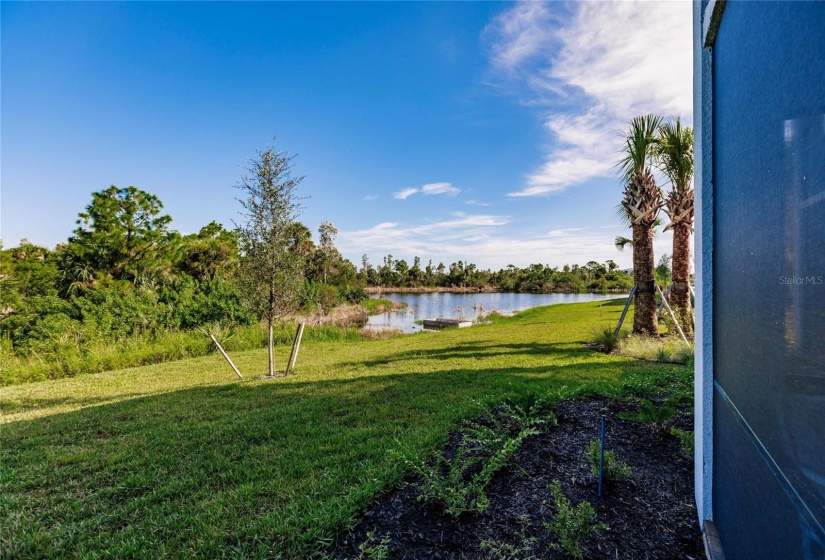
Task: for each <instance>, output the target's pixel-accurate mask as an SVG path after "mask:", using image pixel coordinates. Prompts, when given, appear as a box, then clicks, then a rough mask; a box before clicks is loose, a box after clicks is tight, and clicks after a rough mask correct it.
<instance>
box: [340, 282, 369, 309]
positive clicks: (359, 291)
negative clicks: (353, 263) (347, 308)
mask: <svg viewBox="0 0 825 560" xmlns="http://www.w3.org/2000/svg"><path fill="white" fill-rule="evenodd" d="M338 291H339V293H340V294H341V297H342V298H344V301H346V302H347V303H352V304H354V305H357V304H359V303H361V302H363V301H364V300H366V299H367V298H368V297H369V296H368V295H367V292H365V291H364V289H363V288H361V287H360V286H349V285H346V286H341V287H340V288H339V289H338Z"/></svg>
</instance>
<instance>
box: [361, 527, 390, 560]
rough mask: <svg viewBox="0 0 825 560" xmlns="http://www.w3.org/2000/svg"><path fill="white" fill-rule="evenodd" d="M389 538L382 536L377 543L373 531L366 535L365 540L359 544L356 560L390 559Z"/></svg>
mask: <svg viewBox="0 0 825 560" xmlns="http://www.w3.org/2000/svg"><path fill="white" fill-rule="evenodd" d="M390 540H391V539H390V537H389V535H384V536H383V537H381V540H380V541H379V540H378V539H377V538H376V536H375V531H370V532H369V533H367V540H365V541H364V542H362V543H361V546H359V547H358V550H360V551H361V554H359V555H358V560H368V559H369V560H387V559H388V558H389V557H390Z"/></svg>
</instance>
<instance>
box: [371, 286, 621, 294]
mask: <svg viewBox="0 0 825 560" xmlns="http://www.w3.org/2000/svg"><path fill="white" fill-rule="evenodd" d="M364 291H365V292H366V293H368V294H370V295H374V294H378V295H380V294H434V293H450V294H617V295H627V294H628V293H629V292H630V290H629V289H613V290H604V291H587V290H586V291H583V292H581V291H574V290H553V291H547V292H516V291H507V290H500V289H498V288H490V287H485V288H475V287H465V288H460V287H456V288H443V287H437V288H430V287H423V286H418V287H414V288H410V287H406V288H383V287H381V286H369V287H367V288H364Z"/></svg>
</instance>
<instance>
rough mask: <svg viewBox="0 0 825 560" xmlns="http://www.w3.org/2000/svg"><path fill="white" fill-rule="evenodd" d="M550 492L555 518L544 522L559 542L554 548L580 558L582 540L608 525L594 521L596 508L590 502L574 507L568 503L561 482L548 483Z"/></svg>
mask: <svg viewBox="0 0 825 560" xmlns="http://www.w3.org/2000/svg"><path fill="white" fill-rule="evenodd" d="M550 493H551V494H552V495H553V502H555V505H556V518H555V521H553V522H552V523H545V527H547V528H548V529H550V531H551V532H552V533H553V534H554V535H555V536H556V537H558V539H559V541H560V546H559V544H555V545H554V547H555V548H563V549H564V550H565V551H567V553H568V554H570V555H571V556H573V558H582V557H583V556H584V554H583V552H582V540H584V539H585V538H586V537H588V536H589V535H590V534H592V533H595V532H596V531H602V530H605V529H608V528H609V527H608V526H607V525H605V524H604V523H596V510H595V509H593V506H592V505H590V502H581V503H580V504H579V505H577V506H576V507H575V508H574V507H573V506H571V505H570V500H568V499H567V498H566V497H565V496H564V494H563V493H562V491H561V484H559V481H558V480H554V481H553V483H552V484H551V485H550Z"/></svg>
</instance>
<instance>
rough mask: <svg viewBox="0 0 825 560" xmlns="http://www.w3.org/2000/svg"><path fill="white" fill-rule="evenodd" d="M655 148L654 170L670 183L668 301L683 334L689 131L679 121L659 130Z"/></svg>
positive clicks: (690, 193)
mask: <svg viewBox="0 0 825 560" xmlns="http://www.w3.org/2000/svg"><path fill="white" fill-rule="evenodd" d="M658 134H659V142H658V144H657V145H656V148H655V160H656V166H657V167H658V168H659V169H660V170H661V171H662V173H664V174H665V175H666V176H667V178H668V180H669V181H670V191H669V192H668V193H667V197H666V198H665V213H666V214H667V215H668V217H669V218H670V224H668V225H667V227H666V228H665V231H667V230H668V229H672V230H673V265H672V267H673V285H672V287H671V290H670V294H671V295H670V299H671V301H672V302H673V304H674V306H675V307H676V311H677V313H678V315H679V316H680V322H681V323H682V326H683V327H685V329H686V330H688V329H690V327H691V323H692V321H690V320H688V318H689V317H690V291H689V287H688V286H689V284H688V282H689V281H690V234H691V232H692V231H693V188H692V187H691V180H692V179H693V129H692V128H690V127H686V126H682V123H681V121H680V120H679V117H675V118H674V119H673V121H672V122H668V123H663V124H661V125H660V126H659V133H658Z"/></svg>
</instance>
